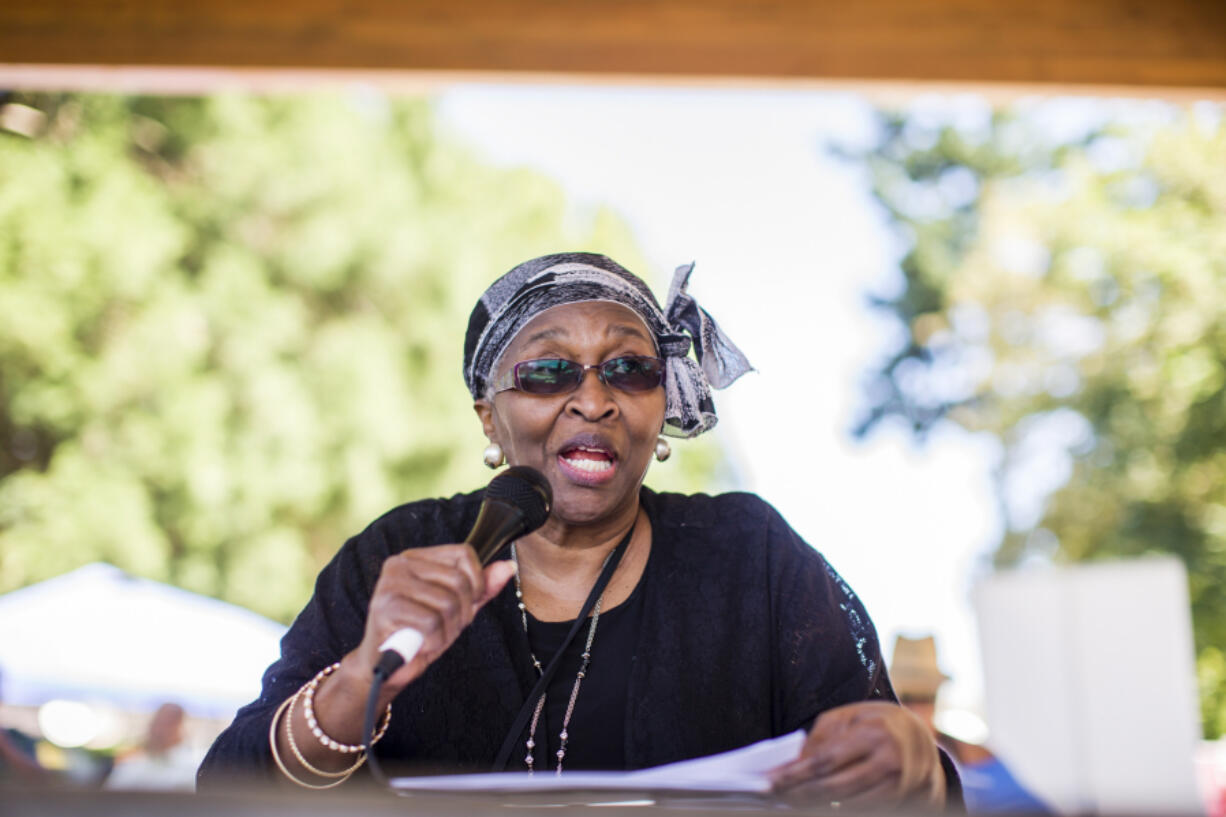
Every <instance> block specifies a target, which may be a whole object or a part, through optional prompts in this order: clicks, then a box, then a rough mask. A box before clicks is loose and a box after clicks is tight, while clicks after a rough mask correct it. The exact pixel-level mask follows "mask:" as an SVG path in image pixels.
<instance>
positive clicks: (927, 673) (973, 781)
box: [890, 635, 1051, 814]
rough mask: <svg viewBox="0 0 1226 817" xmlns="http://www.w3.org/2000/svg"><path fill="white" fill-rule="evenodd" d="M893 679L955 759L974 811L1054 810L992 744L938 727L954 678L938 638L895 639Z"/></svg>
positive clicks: (909, 706) (900, 696)
mask: <svg viewBox="0 0 1226 817" xmlns="http://www.w3.org/2000/svg"><path fill="white" fill-rule="evenodd" d="M890 680H892V681H893V682H894V691H895V692H896V693H897V694H898V699H899V700H900V701H902V704H903V706H905V707H907V709H910V710H911V711H912V712H914V713H915V714H916V715H918V716H919V717H920V719H921V720H922V721H923V722H924V723H925V724H927V726H928V728H929V729H930V730H931V731H932V734H933V735H935V736H936V739H937V743H938V744H939V745H940V746H941V748H942V749H944V750H945V751H946V752H948V753H949V755H950V756H951V757H952V758H953V761H954V763H955V764H956V765H957V767H958V774H959V775H960V776H961V778H962V792H963V796H964V797H965V798H966V810H967V811H968V812H969V813H971V814H985V813H989V812H1009V813H1013V814H1049V813H1051V812H1050V810H1049V809H1048V808H1047V806H1046V805H1044V804H1043V802H1042V801H1041V800H1039V799H1038V798H1037V797H1035V796H1034V795H1033V794H1031V793H1030V792H1029V791H1027V790H1026V788H1025V787H1024V786H1022V784H1021V783H1019V782H1018V781H1017V779H1016V778H1014V776H1013V774H1012V773H1011V772H1010V771H1009V769H1008V767H1007V766H1005V764H1004V763H1003V762H1001V760H1000V758H998V757H996V755H994V754H992V752H991V751H989V750H988V748H987V747H986V746H982V745H980V744H977V743H968V742H967V741H964V740H959V739H958V738H955V737H954V736H953V735H949V734H946V733H944V732H942V731H940V730H939V729H937V727H936V722H935V717H936V702H937V692H938V691H939V690H940V688H941V685H942V684H944V683H945V682H946V681H948V680H949V676H948V675H946V674H945V673H943V672H941V668H940V666H939V665H938V664H937V647H936V639H935V638H934V637H933V636H930V635H929V636H924V637H922V638H908V637H906V636H902V635H900V636H898V638H897V639H895V641H894V655H893V658H892V660H891V661H890Z"/></svg>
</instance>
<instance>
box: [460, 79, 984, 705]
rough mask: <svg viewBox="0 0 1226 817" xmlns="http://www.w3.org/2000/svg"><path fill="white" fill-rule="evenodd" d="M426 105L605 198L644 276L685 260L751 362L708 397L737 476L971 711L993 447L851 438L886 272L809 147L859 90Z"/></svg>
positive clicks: (494, 98) (817, 148) (564, 96)
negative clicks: (923, 651) (920, 642)
mask: <svg viewBox="0 0 1226 817" xmlns="http://www.w3.org/2000/svg"><path fill="white" fill-rule="evenodd" d="M438 102H439V113H440V115H441V119H442V123H443V126H444V128H445V129H446V130H447V131H449V132H451V133H454V134H456V135H457V136H459V138H461V139H462V140H464V141H466V142H468V143H469V144H471V145H473V146H474V147H475V148H477V149H478V150H479V151H481V152H482V153H483V154H484V155H485V156H486V158H488V159H490V160H492V161H494V162H497V163H500V164H514V165H530V166H534V167H536V168H539V169H540V170H542V171H544V172H545V173H547V174H548V175H550V176H552V177H553V178H554V179H555V180H557V181H558V182H559V183H560V184H561V185H562V186H563V187H564V188H565V190H566V191H567V193H568V194H569V196H570V197H571V199H572V200H573V201H574V202H576V203H578V204H579V205H581V206H582V205H596V204H602V203H603V204H608V205H611V206H612V207H613V208H615V209H616V210H617V211H618V212H619V213H620V214H621V215H622V217H623V218H625V219H626V220H627V221H628V222H629V224H630V225H631V227H632V228H633V230H634V232H635V236H636V238H637V240H638V242H639V244H640V246H641V247H642V249H643V251H644V252H645V254H646V256H647V258H648V260H649V262H650V263H651V264H652V266H653V269H652V270H650V271H649V272H650V273H653V274H654V275H655V280H656V281H657V282H659V281H667V277H666V276H667V275H668V274H669V273H671V270H672V269H673V268H674V267H675V266H677V265H679V264H682V263H686V262H688V261H691V260H693V261H696V262H697V266H696V268H695V271H694V274H693V276H692V278H691V281H690V292H691V293H692V294H693V295H695V297H697V298H698V300H699V302H700V303H701V304H702V305H703V306H704V307H705V308H706V309H707V310H708V311H709V312H711V314H712V315H713V316H714V317H715V319H716V320H717V321H718V322H719V323H720V325H721V326H722V327H723V328H724V329H725V330H726V331H727V333H728V334H729V336H730V337H731V338H732V339H733V341H734V342H736V343H737V345H739V346H740V347H741V349H742V350H743V351H744V352H745V353H746V355H747V356H748V357H749V359H750V361H751V362H752V363H753V364H754V365H755V367H756V368H757V369H758V370H759V373H757V374H750V375H747V376H746V377H745V378H743V379H742V380H740V381H738V382H737V383H736V384H735V385H734V386H733V387H732V388H730V389H729V390H728V391H726V392H722V393H720V394H718V395H717V401H716V402H717V405H718V407H719V410H720V427H719V428H718V429H717V430H716V431H715V432H714V433H716V434H718V435H720V436H721V438H722V440H723V442H724V443H725V444H726V445H728V446H729V448H730V450H731V451H732V453H733V456H734V458H735V461H736V462H737V463H738V465H739V467H740V470H741V478H742V480H743V484H744V486H743V487H745V488H746V489H748V490H752V491H755V492H757V493H758V494H760V495H761V496H762V497H764V498H765V499H767V500H768V501H769V502H771V503H772V504H774V505H775V506H776V507H777V508H779V510H780V511H781V512H782V513H783V514H784V516H785V517H786V518H787V519H788V520H789V522H791V524H792V526H793V527H794V528H795V529H796V530H797V531H798V532H799V533H800V534H801V535H802V536H803V537H804V538H805V539H806V540H807V541H808V542H810V543H811V544H813V545H814V546H815V547H817V548H818V549H819V550H821V551H822V552H823V553H824V554H825V555H826V557H827V558H828V559H829V560H830V561H831V563H832V564H833V565H834V566H835V567H836V568H837V569H838V570H839V571H840V572H841V573H842V574H843V575H844V577H845V578H846V579H847V580H848V582H849V583H850V584H851V585H852V587H853V588H855V589H856V591H857V592H858V593H859V594H860V596H861V598H862V599H863V601H864V603H865V605H866V606H867V608H868V610H869V613H870V614H871V615H872V617H873V619H874V621H875V623H876V625H877V628H878V631H879V634H880V635H881V638H882V644H883V649H884V650H885V653H886V656H887V658H888V656H889V654H890V652H891V651H892V648H893V640H894V636H895V635H896V634H897V633H900V632H903V633H907V634H910V635H919V634H924V633H927V632H934V633H936V634H937V637H938V646H939V651H940V656H941V663H942V665H943V668H944V669H945V671H946V672H947V673H949V674H950V675H952V676H954V681H953V682H952V683H951V684H949V685H947V687H946V689H945V690H944V691H943V693H942V694H943V701H944V702H945V703H946V704H947V705H950V704H952V705H958V706H961V707H969V708H972V709H976V710H979V709H980V707H981V697H982V682H981V672H980V668H979V657H978V648H977V646H976V634H975V630H974V624H973V621H972V613H971V609H970V606H969V601H968V592H969V586H970V585H969V582H970V579H971V576H972V573H973V572H974V570H975V568H976V565H977V560H978V559H980V558H981V557H983V556H984V555H985V554H986V553H988V552H989V550H990V547H991V546H992V545H993V544H994V543H995V542H996V540H997V538H998V531H999V526H1000V521H999V518H998V513H997V510H996V505H995V499H994V497H993V494H992V490H991V483H990V473H991V468H992V466H993V464H994V462H995V457H996V448H995V445H994V444H993V443H992V442H991V441H988V440H983V439H976V438H973V437H971V436H970V435H968V434H965V433H963V432H961V431H959V430H956V429H946V430H943V431H942V432H941V433H938V434H936V435H935V436H934V437H933V438H932V439H931V440H930V442H929V443H928V444H927V445H926V446H925V447H923V448H918V447H917V446H916V445H915V444H914V443H913V442H912V441H911V440H910V439H909V438H908V437H907V435H906V434H904V433H901V432H897V431H893V430H890V429H884V428H883V429H882V430H880V431H879V432H877V433H876V434H874V435H873V436H872V437H871V438H870V439H869V440H868V441H866V442H863V443H857V442H855V441H853V440H852V439H851V437H850V434H849V429H850V428H851V427H852V425H853V422H854V418H855V416H856V409H857V407H858V406H859V405H860V404H859V400H860V391H859V389H860V386H859V379H860V378H861V377H862V376H863V375H864V373H865V372H866V371H867V370H868V369H869V367H870V366H871V364H872V363H873V361H874V360H876V359H877V356H878V355H879V353H880V352H881V350H882V349H884V348H888V346H889V339H890V337H891V333H892V332H893V331H896V330H894V329H893V328H892V326H891V324H890V323H889V322H888V321H885V320H883V318H882V317H881V316H880V315H876V314H874V313H873V312H872V311H871V310H870V309H869V308H868V307H867V305H866V294H867V293H868V292H869V291H870V290H872V291H877V292H882V291H888V290H889V288H890V287H891V286H897V282H898V280H899V274H898V272H897V271H896V270H895V268H894V262H895V260H896V258H895V255H894V252H893V250H892V249H891V240H890V236H889V233H888V232H887V230H886V228H885V224H884V221H883V218H882V216H881V214H880V213H879V212H878V210H877V209H876V207H875V206H874V204H873V202H872V200H871V198H870V195H869V191H868V188H867V184H866V181H865V179H864V178H863V177H862V176H860V175H859V174H858V172H857V171H856V170H855V169H854V168H850V167H848V166H847V165H845V164H843V163H842V162H840V161H839V160H837V159H834V158H831V157H830V156H828V155H827V154H826V153H825V149H824V146H825V145H827V144H829V142H830V140H831V139H837V140H840V141H844V142H847V141H851V142H857V143H864V142H865V140H867V139H869V138H871V135H872V133H873V130H872V128H873V119H872V110H871V108H870V107H869V105H868V104H867V103H866V102H865V101H864V100H862V99H860V98H858V97H856V96H854V95H850V94H832V93H818V92H812V91H769V90H762V89H754V90H711V89H702V90H693V89H680V88H677V89H671V88H662V87H659V86H652V87H650V88H631V87H624V88H622V87H600V88H581V87H563V86H558V87H550V86H528V87H524V86H513V85H493V86H482V85H471V86H459V87H456V88H453V89H450V90H449V91H447V92H446V93H444V94H443V95H442V96H441V97H440V98H439V100H438ZM559 249H563V248H559ZM565 249H581V248H565ZM664 294H665V293H664V292H663V291H659V292H658V293H657V295H658V296H660V297H663V295H664ZM681 444H684V443H681Z"/></svg>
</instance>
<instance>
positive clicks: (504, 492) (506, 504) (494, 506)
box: [375, 465, 553, 678]
mask: <svg viewBox="0 0 1226 817" xmlns="http://www.w3.org/2000/svg"><path fill="white" fill-rule="evenodd" d="M552 505H553V490H552V489H551V488H550V487H549V481H548V480H547V479H545V477H544V476H543V475H542V474H541V472H540V471H537V470H536V469H535V468H528V467H527V466H523V465H515V466H512V467H511V468H508V469H507V470H505V471H503V472H502V473H501V474H499V475H498V476H496V477H494V478H493V479H492V480H490V484H489V485H487V486H486V488H485V497H484V499H482V500H481V509H480V510H479V511H478V512H477V521H476V522H474V523H473V527H472V530H470V531H469V532H468V536H467V537H465V539H464V542H465V544H469V545H472V547H473V549H474V550H476V551H477V558H478V559H480V560H481V564H482V566H485V565H487V564H489V563H490V562H492V561H493V560H494V557H495V556H496V555H498V552H499V551H500V550H502V549H503V548H504V547H506V545H507V543H508V542H510V541H511V540H512V539H518V538H519V537H521V536H523V535H524V534H527V533H531V532H532V531H534V530H536V529H537V528H539V527H540V526H541V525H543V524H545V520H546V519H548V518H549V509H550V507H551V506H552ZM424 640H425V637H424V636H423V635H422V634H421V633H420V632H418V631H417V630H415V629H414V628H412V627H405V628H404V629H401V630H397V631H396V632H394V633H392V634H391V635H390V636H388V638H387V640H386V641H384V642H383V643H382V644H381V645H380V646H379V663H378V665H377V666H376V667H375V673H376V674H380V673H381V674H382V677H383V678H388V677H390V676H391V674H392V673H393V672H395V671H396V670H398V669H399V668H400V667H401V666H403V665H404V664H407V663H408V662H409V661H412V660H413V657H414V656H415V655H417V651H418V650H420V649H421V645H422V642H423V641H424Z"/></svg>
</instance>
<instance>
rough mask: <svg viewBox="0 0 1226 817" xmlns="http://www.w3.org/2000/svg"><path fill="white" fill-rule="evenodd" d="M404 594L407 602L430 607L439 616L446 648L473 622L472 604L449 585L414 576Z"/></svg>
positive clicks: (407, 584)
mask: <svg viewBox="0 0 1226 817" xmlns="http://www.w3.org/2000/svg"><path fill="white" fill-rule="evenodd" d="M465 584H466V582H465ZM402 592H403V594H404V595H403V598H405V599H406V600H407V601H410V602H414V603H416V604H420V605H423V606H425V607H428V608H430V609H431V610H433V611H434V612H435V613H437V614H438V619H439V624H440V634H441V636H442V640H443V645H444V646H449V645H450V644H451V643H452V642H453V641H455V640H456V638H458V637H459V635H460V631H461V630H463V629H464V628H465V627H466V626H468V623H469V622H470V621H472V603H471V602H470V601H468V600H467V599H465V598H463V596H462V595H461V594H460V593H458V592H456V590H455V588H454V587H452V586H451V585H449V584H443V583H440V582H434V581H429V580H426V579H424V578H422V577H420V576H413V577H411V578H410V579H409V580H408V581H407V582H406V584H405V586H404V589H403V591H402Z"/></svg>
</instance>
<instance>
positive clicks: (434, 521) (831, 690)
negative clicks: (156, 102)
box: [198, 489, 960, 800]
mask: <svg viewBox="0 0 1226 817" xmlns="http://www.w3.org/2000/svg"><path fill="white" fill-rule="evenodd" d="M642 501H643V505H644V507H645V508H646V510H647V513H648V514H649V516H650V519H651V524H652V547H651V555H650V558H649V559H648V563H647V566H646V568H645V570H644V573H643V577H642V579H641V581H642V582H643V584H642V585H641V591H642V593H643V594H644V598H643V602H644V605H643V611H642V631H641V633H640V635H639V642H638V652H637V654H636V655H635V656H634V659H633V662H632V666H631V668H630V676H629V689H628V700H627V711H626V718H625V730H626V731H625V746H626V760H627V767H628V768H642V767H647V766H655V765H658V764H661V763H669V762H672V761H676V760H683V759H686V758H692V757H699V756H702V755H708V754H712V753H714V752H721V751H725V750H728V749H733V748H736V747H738V746H743V745H745V744H748V743H752V742H754V741H758V740H762V739H764V738H769V737H775V736H778V735H783V734H786V733H788V732H791V731H793V730H795V729H799V728H805V727H808V726H809V725H811V724H812V723H813V721H814V719H815V718H816V717H817V716H818V715H819V714H820V713H821V712H823V711H824V710H826V709H829V708H831V707H835V706H839V705H840V704H846V703H851V702H854V701H864V700H873V699H886V700H891V701H893V700H896V699H895V696H894V692H893V689H892V688H891V686H890V682H889V678H888V677H887V674H886V669H885V665H884V662H883V661H882V657H881V650H880V647H879V645H878V642H877V636H876V633H875V632H874V629H873V626H872V622H871V621H870V620H869V617H868V614H867V613H866V612H865V611H864V608H863V606H862V605H861V604H860V601H859V599H858V598H857V597H856V595H855V594H854V593H853V592H852V590H851V588H850V587H848V586H847V583H846V582H844V581H843V579H842V578H841V577H840V576H839V575H838V574H837V573H836V572H835V571H834V569H833V568H831V567H830V565H829V564H827V562H826V561H825V559H823V558H822V556H821V555H820V554H819V553H818V552H817V551H816V550H814V549H813V548H812V547H810V546H809V545H807V544H806V543H805V542H804V541H802V540H801V539H800V537H799V536H797V535H796V533H795V532H794V531H793V530H792V529H791V528H790V527H789V526H788V524H787V523H786V522H785V521H784V520H783V518H782V517H781V516H780V515H779V513H778V512H777V511H775V510H774V508H772V507H771V506H770V505H768V504H767V503H765V502H763V501H762V500H761V499H759V498H758V497H756V496H754V495H752V494H744V493H734V494H725V495H722V496H716V497H711V496H706V495H696V496H682V495H679V494H656V493H654V492H652V491H650V490H648V489H643V491H642ZM480 502H481V492H479V491H478V492H474V493H471V494H463V495H459V496H455V497H452V498H450V499H443V500H424V501H420V502H414V503H410V504H407V505H402V506H400V507H398V508H396V509H394V510H392V511H390V512H388V513H387V514H385V515H384V516H383V517H381V518H380V519H378V520H376V521H375V522H374V523H373V524H371V525H370V527H368V528H367V529H366V530H365V531H363V532H362V533H361V534H359V535H358V536H356V537H354V538H352V539H350V540H349V541H348V542H346V543H345V545H344V547H342V548H341V550H340V551H339V552H338V553H337V554H336V556H335V557H334V558H333V559H332V561H331V562H330V563H329V564H328V566H327V567H325V568H324V570H323V571H322V572H321V573H320V575H319V578H318V580H317V582H316V585H315V595H314V596H313V597H312V598H311V600H310V602H308V604H307V606H306V608H305V609H304V610H303V611H302V613H301V614H299V616H298V618H297V620H296V621H295V622H294V624H293V626H292V627H291V628H290V629H289V631H288V632H287V633H286V635H285V637H284V638H283V639H282V641H281V658H280V660H278V661H277V662H276V663H274V664H273V665H272V666H270V667H269V668H268V670H267V671H266V672H265V674H264V682H263V690H262V692H261V694H260V697H259V698H258V699H257V700H255V701H254V702H252V703H251V704H248V705H247V706H245V707H243V708H242V709H241V710H239V712H238V714H237V715H236V716H235V718H234V722H233V723H232V724H231V725H230V726H229V727H228V728H227V729H226V730H225V731H224V732H223V733H222V734H221V735H220V736H219V737H218V738H217V741H216V742H215V743H214V744H213V746H212V748H211V749H210V751H209V753H208V756H207V757H206V758H205V760H204V763H203V764H202V765H201V767H200V772H199V775H198V784H199V786H200V788H201V789H207V788H209V787H211V786H214V785H221V784H224V782H225V781H227V780H230V779H231V778H232V776H234V775H244V776H249V775H251V774H253V773H254V774H259V775H265V776H267V775H272V774H274V773H275V772H274V771H273V765H272V758H271V755H270V753H269V750H268V727H269V721H270V719H271V718H272V715H273V712H274V711H275V710H276V708H277V706H278V705H280V703H281V702H282V701H284V700H285V699H286V698H288V697H289V696H290V695H292V694H294V692H295V691H296V690H297V689H298V688H299V687H301V686H302V685H303V684H304V683H305V682H306V681H307V680H309V679H310V678H311V677H312V676H313V675H314V674H315V673H316V672H318V671H319V670H320V669H321V668H323V667H325V666H327V665H328V664H331V663H332V662H334V661H339V660H340V659H341V657H342V656H344V655H345V654H346V653H347V652H349V651H350V650H352V649H353V648H355V647H356V646H357V645H358V643H359V642H360V641H361V638H362V634H363V628H364V623H365V619H366V610H367V606H368V603H369V600H370V595H371V591H372V589H373V588H374V584H375V580H376V578H377V577H378V575H379V569H380V566H381V565H382V563H383V560H384V559H386V558H387V557H388V556H390V555H392V554H395V553H398V552H400V551H401V550H404V549H405V548H410V547H423V546H428V545H435V544H444V543H450V542H457V541H461V540H462V539H463V538H464V536H465V535H466V534H467V532H468V530H469V529H470V528H471V527H472V524H473V521H474V519H475V518H476V514H477V509H478V507H479V505H480ZM534 681H535V672H534V670H533V668H532V665H531V663H530V661H529V658H528V645H527V641H526V638H525V635H524V632H523V630H522V627H521V625H520V621H519V617H518V611H517V609H516V607H515V598H514V591H513V588H512V587H511V585H510V584H508V586H507V588H505V589H504V591H503V592H502V593H501V594H499V596H497V597H496V598H494V599H493V600H492V601H491V602H490V603H489V604H488V605H486V607H485V608H483V609H482V610H481V611H480V612H479V613H478V615H477V617H476V619H475V620H474V621H473V623H472V624H471V625H470V626H469V627H468V628H467V629H466V630H465V631H464V632H463V633H462V634H461V635H460V637H459V638H458V639H457V640H456V642H455V643H454V644H453V645H452V646H451V648H450V649H449V650H448V651H447V652H446V653H444V654H443V655H442V656H441V657H440V658H439V659H438V660H437V661H435V663H434V664H433V665H431V666H430V668H429V669H428V670H427V671H426V672H425V673H424V674H423V675H422V677H421V678H419V679H418V680H417V681H415V682H413V683H412V684H410V685H409V686H408V687H407V688H406V689H405V690H403V691H402V692H401V693H400V695H399V696H397V698H396V699H395V701H394V703H393V717H392V723H391V727H390V728H389V729H388V732H387V735H386V737H385V738H384V739H383V740H382V741H381V742H380V743H379V744H377V746H376V751H377V752H378V755H379V757H380V759H382V760H384V762H385V763H391V764H392V765H393V766H395V765H396V764H398V763H399V764H409V765H414V766H418V767H421V768H429V769H432V770H437V769H440V768H449V769H452V770H469V771H488V770H489V769H490V766H491V764H492V763H493V760H494V756H495V755H496V754H497V752H498V749H499V747H500V746H501V745H502V742H503V739H504V737H505V734H506V732H507V730H508V729H510V726H511V722H512V720H513V719H514V717H515V715H516V713H517V712H518V710H519V708H520V706H521V704H522V703H523V700H524V698H525V697H526V696H527V694H528V692H529V691H530V689H531V687H532V684H533V682H534ZM942 760H943V761H946V766H947V777H948V778H949V779H950V781H951V784H952V788H951V798H952V799H955V800H957V799H960V798H958V797H957V794H956V793H955V791H954V790H956V788H957V785H958V784H957V776H956V774H954V773H953V772H952V767H951V766H950V765H949V764H948V763H947V758H944V757H942Z"/></svg>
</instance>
